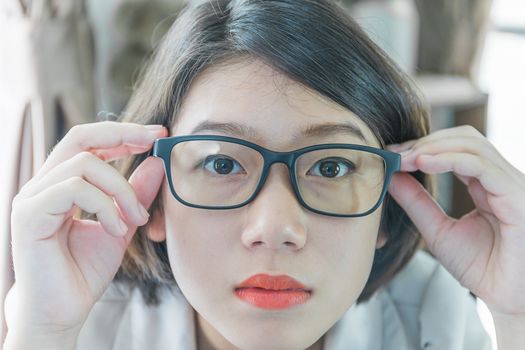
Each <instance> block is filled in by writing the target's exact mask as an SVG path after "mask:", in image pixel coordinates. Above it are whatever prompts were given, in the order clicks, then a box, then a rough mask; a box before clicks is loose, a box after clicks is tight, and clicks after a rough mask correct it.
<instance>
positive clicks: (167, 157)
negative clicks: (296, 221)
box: [150, 135, 401, 217]
mask: <svg viewBox="0 0 525 350" xmlns="http://www.w3.org/2000/svg"><path fill="white" fill-rule="evenodd" d="M205 140H212V141H224V142H231V143H236V144H240V145H243V146H246V147H249V148H252V149H254V150H255V151H257V152H259V153H260V154H261V155H262V157H263V159H264V165H263V171H262V173H261V177H260V179H259V183H258V184H257V187H256V188H255V191H254V192H253V194H252V195H251V196H250V197H249V198H248V199H247V200H246V201H244V202H242V203H241V204H237V205H230V206H203V205H196V204H192V203H189V202H187V201H185V200H184V199H182V198H181V197H180V196H179V195H178V194H177V192H176V191H175V188H174V187H173V181H172V177H171V151H172V149H173V147H174V146H175V145H176V144H178V143H180V142H186V141H205ZM333 148H343V149H353V150H358V151H365V152H369V153H373V154H376V155H379V156H381V157H382V158H383V159H384V161H385V168H386V169H385V179H384V183H383V189H382V191H381V196H380V197H379V199H378V201H377V203H376V204H375V205H374V206H373V207H372V208H370V209H369V210H367V211H365V212H362V213H356V214H336V213H330V212H325V211H322V210H318V209H315V208H312V207H310V206H309V205H308V204H306V202H305V201H304V200H303V198H302V196H301V193H300V191H299V186H298V183H297V179H296V174H295V161H296V160H297V159H298V158H299V157H300V156H301V155H302V154H304V153H307V152H310V151H315V150H321V149H333ZM150 155H152V156H154V157H158V158H161V159H162V160H163V161H164V169H165V171H166V177H167V179H168V184H169V186H170V190H171V193H172V195H173V196H174V197H175V198H176V199H177V200H178V201H179V202H181V203H182V204H184V205H186V206H189V207H192V208H200V209H211V210H223V209H235V208H240V207H243V206H245V205H246V204H248V203H250V202H251V201H253V200H254V199H255V197H257V194H258V193H259V191H260V190H261V188H262V187H263V186H264V183H265V182H266V178H267V177H268V174H269V172H270V168H271V166H272V165H273V164H274V163H283V164H286V166H287V167H288V172H289V174H290V181H291V183H292V187H293V189H294V192H295V196H296V198H297V200H298V201H299V203H300V204H301V205H302V206H303V207H304V208H306V209H308V210H310V211H312V212H314V213H317V214H322V215H328V216H335V217H360V216H366V215H369V214H371V213H372V212H374V211H375V210H376V209H377V208H378V207H379V206H380V205H381V203H382V202H383V200H384V198H385V195H386V192H387V190H388V186H389V184H390V180H391V179H392V176H393V175H394V173H396V172H398V171H400V168H401V155H400V154H399V153H395V152H390V151H387V150H384V149H380V148H375V147H370V146H365V145H357V144H349V143H327V144H318V145H312V146H308V147H303V148H300V149H296V150H294V151H290V152H277V151H271V150H269V149H266V148H264V147H262V146H259V145H258V144H255V143H252V142H249V141H246V140H243V139H238V138H235V137H230V136H220V135H184V136H170V137H165V138H160V139H157V140H155V141H154V143H153V148H152V150H151V151H150Z"/></svg>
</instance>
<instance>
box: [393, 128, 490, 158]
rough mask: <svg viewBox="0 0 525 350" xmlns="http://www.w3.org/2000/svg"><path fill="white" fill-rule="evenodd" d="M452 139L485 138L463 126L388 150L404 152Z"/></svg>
mask: <svg viewBox="0 0 525 350" xmlns="http://www.w3.org/2000/svg"><path fill="white" fill-rule="evenodd" d="M451 137H476V138H479V139H481V138H485V136H483V134H481V133H480V132H479V131H478V130H477V129H476V128H474V127H473V126H471V125H461V126H456V127H452V128H447V129H440V130H437V131H434V132H432V133H430V134H428V135H425V136H423V137H421V138H419V139H415V140H408V141H405V142H403V143H400V144H392V145H387V146H386V149H388V150H391V151H392V152H403V151H405V150H408V149H411V148H413V147H414V146H415V145H416V144H418V145H422V144H425V143H426V142H431V141H434V140H439V139H448V138H451Z"/></svg>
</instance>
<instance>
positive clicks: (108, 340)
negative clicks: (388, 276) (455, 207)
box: [77, 251, 491, 350]
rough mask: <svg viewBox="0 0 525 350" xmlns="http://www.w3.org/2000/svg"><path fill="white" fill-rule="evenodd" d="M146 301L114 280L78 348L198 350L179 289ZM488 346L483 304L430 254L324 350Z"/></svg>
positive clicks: (332, 334) (328, 339)
mask: <svg viewBox="0 0 525 350" xmlns="http://www.w3.org/2000/svg"><path fill="white" fill-rule="evenodd" d="M160 297H161V303H160V304H159V305H157V306H146V305H145V303H144V301H143V299H142V296H141V294H140V292H139V290H138V289H134V290H132V291H127V290H126V289H124V288H119V287H118V286H117V285H116V284H111V285H110V287H109V288H108V289H107V290H106V292H105V293H104V295H103V296H102V298H101V299H100V300H99V301H98V302H97V303H96V304H95V306H94V307H93V309H92V310H91V313H90V314H89V317H88V319H87V320H86V322H85V324H84V326H83V327H82V329H81V332H80V335H79V337H78V343H77V349H78V350H92V349H97V350H142V349H147V350H161V349H162V350H167V349H174V350H197V349H196V339H195V323H194V311H193V308H192V307H191V306H190V305H189V303H188V302H187V300H186V298H185V297H184V296H183V295H182V294H181V293H180V291H179V290H178V289H177V288H172V289H168V288H165V289H163V290H162V291H161V294H160ZM348 349H351V350H404V349H406V350H412V349H425V350H489V349H491V343H490V339H489V337H488V335H487V333H486V332H485V330H484V329H483V327H482V325H481V322H480V320H479V317H478V314H477V311H476V303H475V300H474V298H472V297H471V296H470V294H469V292H468V290H467V289H465V288H463V287H461V285H460V284H459V283H458V282H457V281H456V280H455V279H454V278H453V277H452V276H451V275H450V274H449V273H448V272H447V271H446V270H445V269H444V268H443V267H442V266H441V265H440V264H439V263H438V262H437V261H436V260H435V259H434V258H433V257H431V256H430V255H429V254H428V253H426V252H423V251H419V252H417V253H416V254H415V255H414V257H413V258H412V259H411V261H410V262H409V263H408V264H407V266H406V267H405V268H404V269H403V270H401V271H400V272H399V273H398V274H397V275H396V276H395V277H394V279H393V280H392V281H391V282H390V283H389V284H387V285H386V286H384V287H382V288H380V289H379V290H378V291H377V292H376V293H375V294H374V295H373V296H372V297H371V298H370V300H368V301H367V302H365V303H361V304H359V305H353V306H352V307H351V308H350V309H348V310H347V312H346V313H345V314H344V315H343V317H342V318H341V319H340V320H339V321H338V322H337V323H336V324H335V325H334V326H333V327H332V328H331V329H330V330H329V331H328V332H327V333H326V335H325V340H324V350H348Z"/></svg>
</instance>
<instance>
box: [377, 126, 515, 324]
mask: <svg viewBox="0 0 525 350" xmlns="http://www.w3.org/2000/svg"><path fill="white" fill-rule="evenodd" d="M387 149H388V150H390V151H394V152H400V153H401V155H402V158H401V172H400V173H397V174H396V175H395V176H394V178H393V179H392V183H391V185H390V187H389V192H390V194H391V195H392V197H393V198H394V199H395V200H396V201H397V202H398V203H399V205H400V206H401V207H402V208H403V209H404V210H405V211H406V212H407V214H408V215H409V216H410V218H411V219H412V221H413V222H414V224H415V225H416V226H417V228H418V229H419V231H420V232H421V234H422V235H423V237H424V239H425V240H426V242H427V245H428V248H429V250H430V251H431V252H432V254H434V256H435V257H436V258H437V259H438V260H439V261H440V262H441V264H442V265H443V266H444V267H445V268H446V269H447V270H448V271H449V272H450V273H451V274H452V275H453V276H454V277H455V278H456V279H457V280H458V281H459V282H460V283H461V284H462V285H463V286H464V287H466V288H468V289H469V290H470V291H472V293H474V294H475V295H477V296H478V297H480V298H481V299H482V300H483V301H484V302H485V303H486V304H487V306H488V307H489V309H490V310H491V312H492V313H493V315H494V314H498V315H508V316H517V317H519V318H521V319H525V174H523V173H522V172H520V171H518V170H517V169H516V168H515V167H513V166H512V165H511V164H509V162H507V161H506V160H505V159H504V158H503V157H502V156H501V155H500V154H499V153H498V151H497V150H496V149H495V148H494V146H493V145H492V144H491V143H490V142H489V141H488V140H487V139H486V138H485V137H484V136H483V135H482V134H481V133H479V132H478V131H477V130H476V129H474V128H473V127H470V126H461V127H455V128H451V129H444V130H440V131H436V132H434V133H431V134H429V135H427V136H425V137H422V138H420V139H418V140H412V141H407V142H404V143H402V144H399V145H390V146H388V147H387ZM416 170H420V171H422V172H424V173H427V174H439V173H445V172H449V171H452V172H453V173H454V175H456V176H457V177H458V178H459V179H460V180H461V181H462V182H463V183H464V184H465V185H466V186H467V188H468V192H469V193H470V195H471V197H472V199H473V201H474V204H475V206H476V208H475V209H474V210H472V211H471V212H470V213H468V214H466V215H464V216H463V217H462V218H460V219H454V218H451V217H449V216H448V215H447V214H446V213H445V212H444V211H443V210H442V209H441V207H440V206H439V205H438V204H437V203H436V202H435V201H434V200H433V199H432V197H431V196H430V195H429V193H428V192H427V191H426V190H425V189H424V188H423V186H422V185H421V184H420V183H419V182H417V181H416V180H415V179H414V177H412V176H410V175H408V174H406V173H403V172H412V171H416Z"/></svg>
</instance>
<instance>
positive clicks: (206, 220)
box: [165, 201, 234, 301]
mask: <svg viewBox="0 0 525 350" xmlns="http://www.w3.org/2000/svg"><path fill="white" fill-rule="evenodd" d="M168 202H170V203H165V208H166V217H165V223H166V244H167V247H168V256H169V261H170V266H171V269H172V271H173V275H174V277H175V280H176V281H177V284H178V285H179V287H180V289H181V290H182V292H183V293H184V295H185V296H186V297H187V298H188V299H189V300H190V301H191V300H192V299H194V296H197V295H199V294H202V293H201V292H203V293H204V294H206V291H209V290H211V289H212V287H213V286H219V285H224V274H225V271H224V270H225V264H226V262H225V259H224V258H225V256H228V251H227V250H228V247H231V246H232V243H233V242H231V240H232V239H233V236H234V235H232V231H233V230H234V229H233V227H232V226H231V225H230V224H229V223H228V222H225V219H224V217H218V216H217V215H216V214H215V212H212V211H206V210H200V209H196V208H190V207H186V206H184V205H182V204H180V203H178V202H177V201H168ZM210 296H211V295H209V294H208V295H207V298H210Z"/></svg>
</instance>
